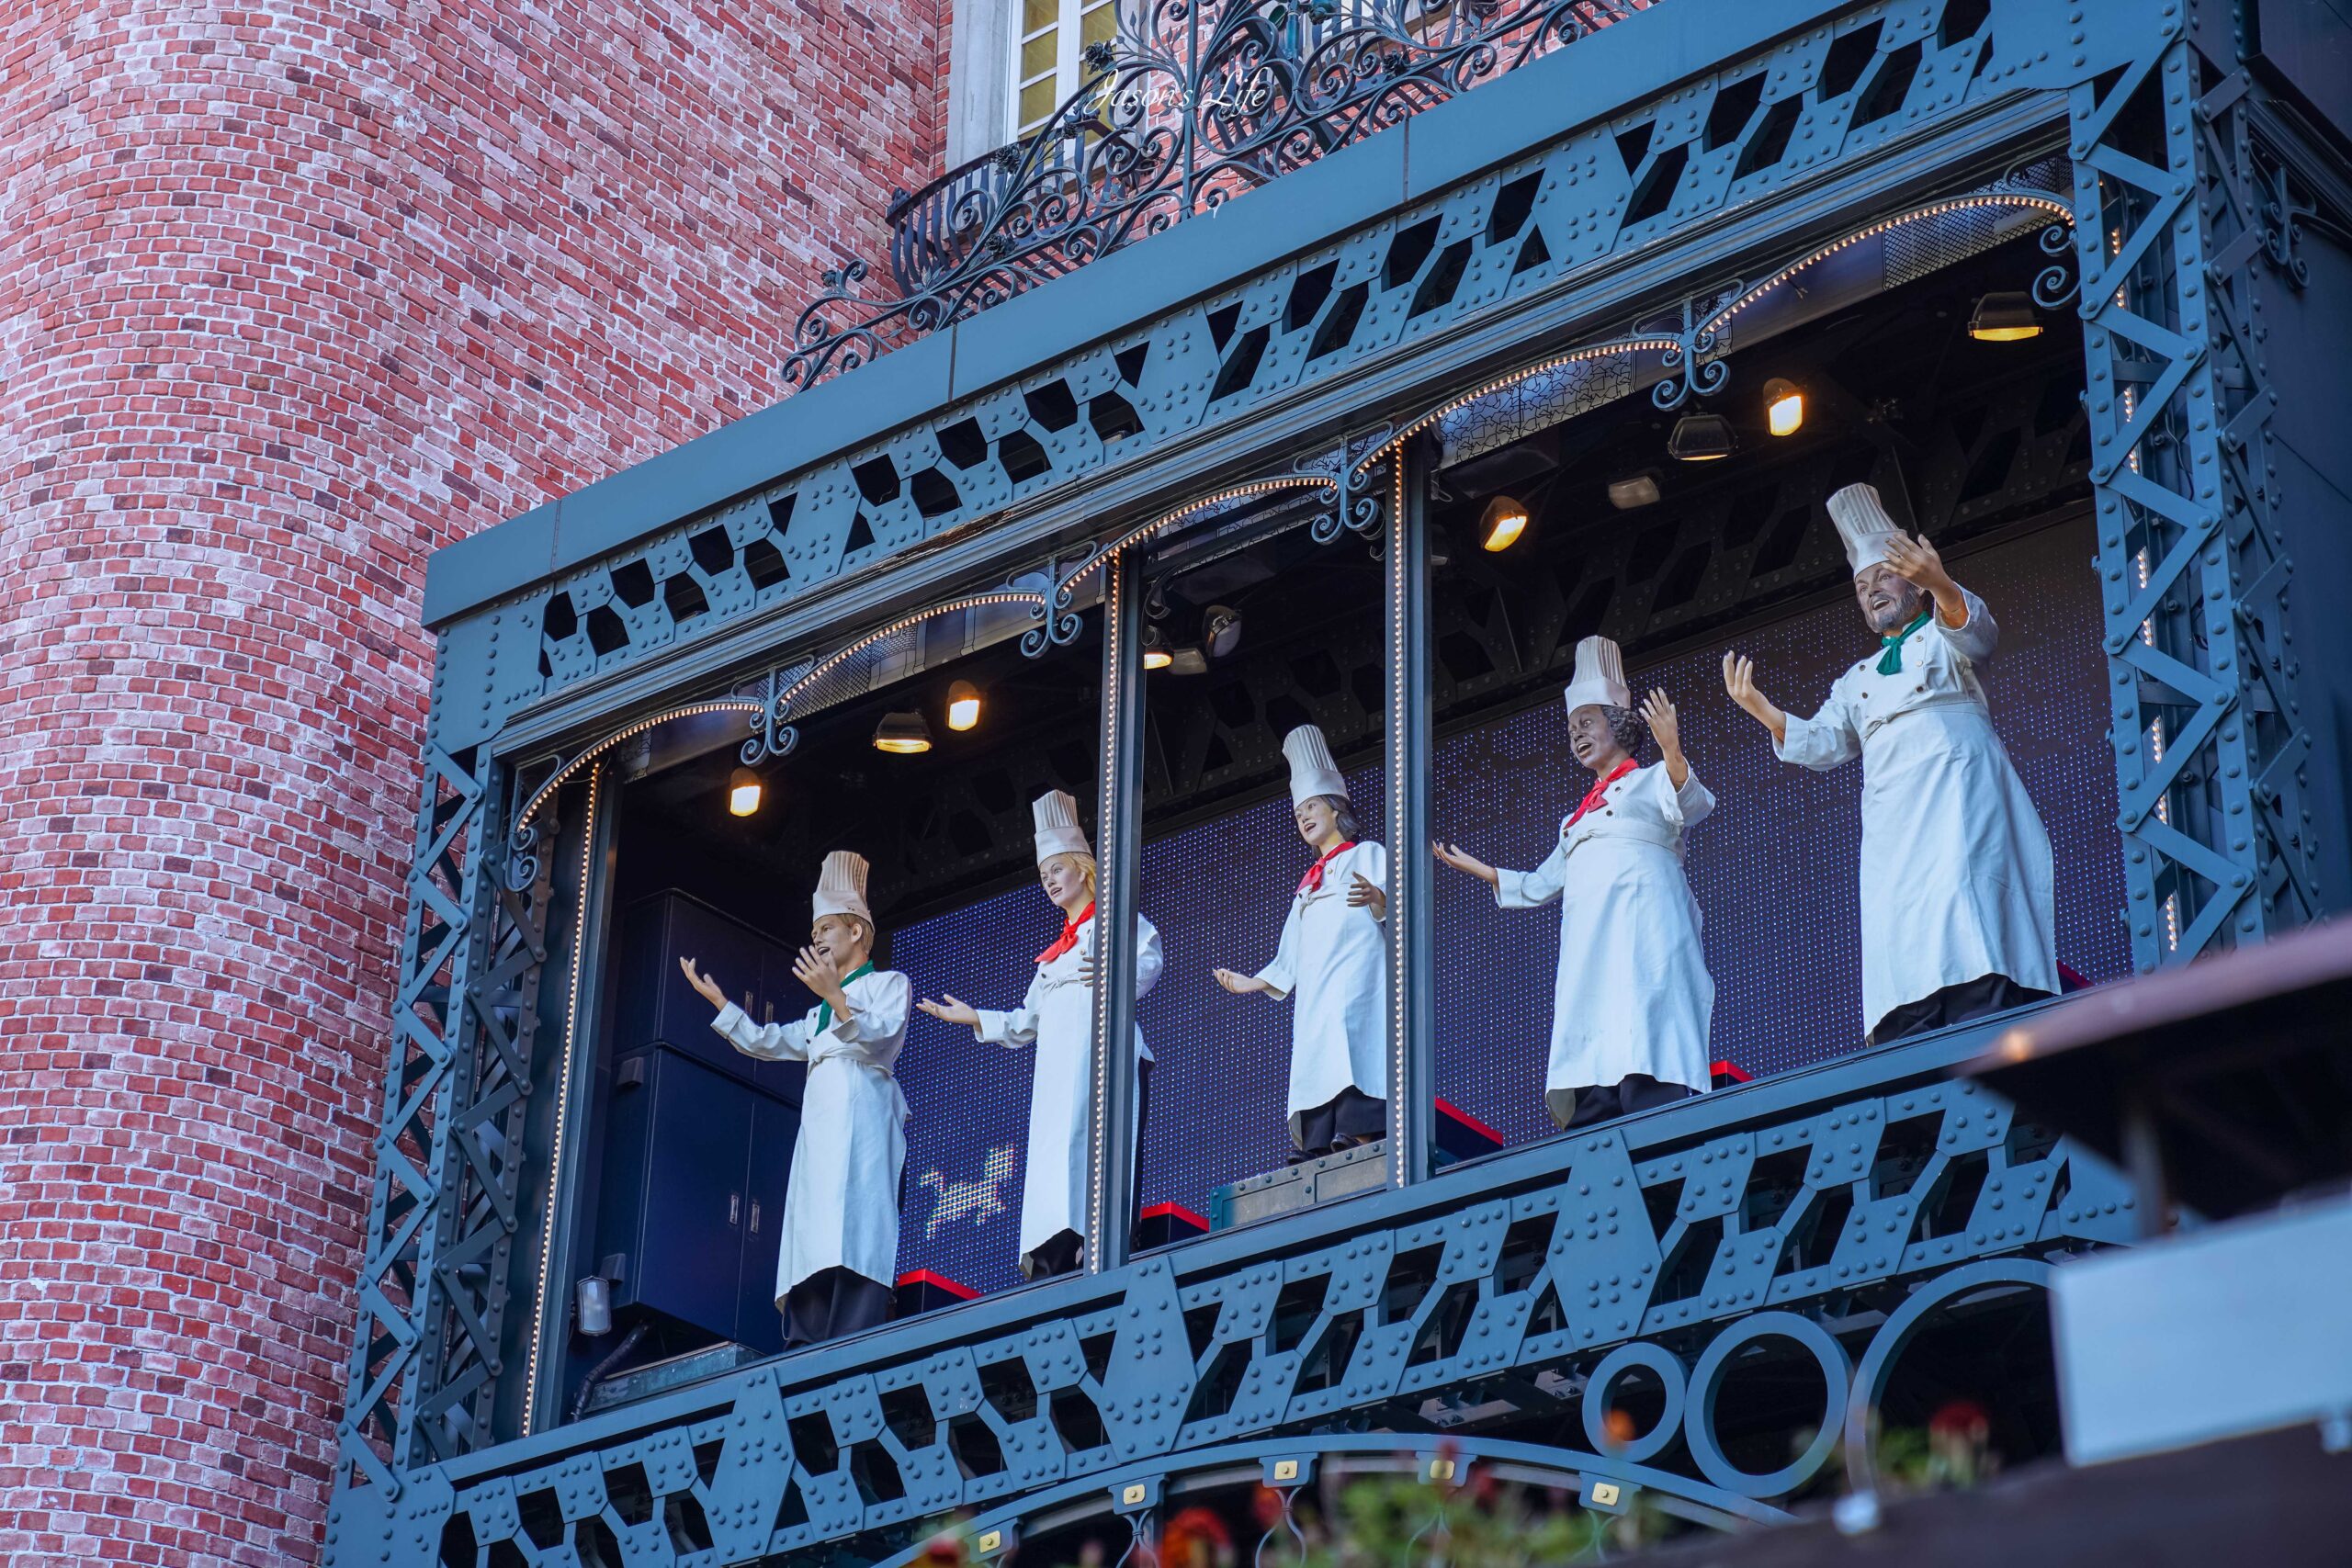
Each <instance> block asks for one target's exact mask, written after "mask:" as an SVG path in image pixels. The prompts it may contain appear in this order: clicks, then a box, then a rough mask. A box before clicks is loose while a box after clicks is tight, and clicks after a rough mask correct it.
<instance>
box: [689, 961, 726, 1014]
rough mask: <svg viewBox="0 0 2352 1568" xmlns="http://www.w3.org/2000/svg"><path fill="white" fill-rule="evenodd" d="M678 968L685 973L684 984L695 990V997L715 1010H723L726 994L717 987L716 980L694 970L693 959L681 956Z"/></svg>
mask: <svg viewBox="0 0 2352 1568" xmlns="http://www.w3.org/2000/svg"><path fill="white" fill-rule="evenodd" d="M678 967H679V968H681V969H683V970H684V971H685V972H686V984H687V985H689V986H692V987H694V988H695V995H696V996H698V997H700V998H702V999H703V1000H705V1001H707V1002H708V1003H709V1004H710V1005H711V1006H713V1007H715V1008H723V1007H725V1006H726V1005H727V993H726V992H725V991H724V990H722V989H721V988H720V987H719V984H718V981H717V980H715V979H713V978H711V977H710V976H707V975H706V974H704V973H703V972H702V971H701V970H699V969H697V968H695V961H694V960H693V959H691V958H688V957H685V956H684V955H683V954H681V955H680V956H679V959H678Z"/></svg>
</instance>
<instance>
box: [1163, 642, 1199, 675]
mask: <svg viewBox="0 0 2352 1568" xmlns="http://www.w3.org/2000/svg"><path fill="white" fill-rule="evenodd" d="M1168 672H1169V673H1170V675H1205V674H1207V673H1208V672H1209V656H1208V655H1207V654H1205V653H1203V652H1202V651H1201V650H1200V649H1197V648H1179V649H1170V653H1169V660H1168Z"/></svg>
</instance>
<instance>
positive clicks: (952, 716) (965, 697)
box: [947, 681, 980, 730]
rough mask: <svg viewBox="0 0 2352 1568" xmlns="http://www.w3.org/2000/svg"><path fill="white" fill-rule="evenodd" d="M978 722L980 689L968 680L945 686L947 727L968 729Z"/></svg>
mask: <svg viewBox="0 0 2352 1568" xmlns="http://www.w3.org/2000/svg"><path fill="white" fill-rule="evenodd" d="M979 722H980V689H979V688H978V686H975V685H973V684H972V683H971V682H969V681H957V682H955V683H954V684H952V685H950V686H949V687H948V688H947V728H950V729H955V730H965V729H970V728H974V727H976V726H977V725H978V723H979Z"/></svg>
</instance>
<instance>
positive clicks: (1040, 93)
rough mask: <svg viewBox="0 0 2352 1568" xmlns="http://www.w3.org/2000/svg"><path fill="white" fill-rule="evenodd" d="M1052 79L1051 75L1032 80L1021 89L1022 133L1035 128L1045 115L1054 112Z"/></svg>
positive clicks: (1054, 100)
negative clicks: (1039, 79) (1042, 78)
mask: <svg viewBox="0 0 2352 1568" xmlns="http://www.w3.org/2000/svg"><path fill="white" fill-rule="evenodd" d="M1055 102H1056V99H1055V96H1054V79H1053V78H1052V77H1051V76H1047V77H1046V78H1045V79H1044V80H1042V81H1037V82H1033V83H1031V84H1030V85H1028V86H1026V87H1023V88H1022V89H1021V130H1022V133H1023V135H1026V134H1027V133H1028V132H1030V131H1032V130H1035V129H1036V128H1037V126H1038V125H1039V124H1040V123H1041V122H1043V121H1044V119H1045V118H1046V116H1047V115H1050V114H1052V113H1053V112H1054V105H1055Z"/></svg>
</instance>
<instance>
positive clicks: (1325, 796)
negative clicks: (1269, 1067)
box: [1216, 724, 1388, 1161]
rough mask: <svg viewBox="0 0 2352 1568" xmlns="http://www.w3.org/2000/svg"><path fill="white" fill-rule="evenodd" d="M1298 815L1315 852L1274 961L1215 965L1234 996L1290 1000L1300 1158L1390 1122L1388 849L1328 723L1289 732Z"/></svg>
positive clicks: (1350, 1143) (1347, 1143) (1376, 1132)
mask: <svg viewBox="0 0 2352 1568" xmlns="http://www.w3.org/2000/svg"><path fill="white" fill-rule="evenodd" d="M1283 756H1284V757H1286V758H1288V759H1289V760H1290V798H1291V807H1292V816H1293V817H1294V818H1295V820H1296V821H1297V823H1298V834H1299V837H1300V838H1302V839H1305V840H1306V843H1307V847H1308V848H1310V849H1312V850H1313V851H1314V852H1315V853H1316V861H1315V863H1314V864H1313V865H1310V866H1308V867H1307V868H1306V875H1305V876H1303V877H1301V878H1300V879H1299V883H1298V891H1297V892H1296V893H1295V894H1294V895H1293V896H1292V898H1291V902H1290V915H1289V917H1288V918H1287V919H1284V920H1283V935H1282V942H1281V943H1280V945H1279V946H1277V947H1276V948H1275V950H1274V961H1273V962H1272V964H1267V965H1266V966H1265V967H1264V968H1263V969H1261V970H1260V971H1258V973H1257V974H1255V975H1240V974H1236V973H1235V972H1234V971H1232V970H1230V969H1219V970H1217V971H1216V983H1217V984H1218V985H1220V986H1223V987H1225V988H1226V989H1227V990H1228V991H1230V992H1232V993H1233V994H1234V995H1235V996H1248V995H1250V993H1251V992H1253V991H1255V992H1262V993H1263V994H1265V995H1266V996H1269V997H1272V998H1273V999H1274V1000H1276V1001H1278V1002H1279V1001H1283V1000H1284V999H1286V998H1292V996H1293V993H1294V992H1295V993H1296V996H1295V1000H1296V1002H1297V1010H1295V1012H1294V1013H1293V1014H1292V1017H1291V1047H1290V1136H1291V1143H1292V1145H1294V1147H1295V1150H1296V1151H1297V1152H1296V1153H1295V1155H1294V1156H1293V1159H1294V1161H1296V1160H1302V1159H1310V1158H1312V1157H1314V1156H1317V1155H1322V1154H1329V1153H1331V1152H1333V1151H1334V1150H1337V1149H1346V1148H1352V1147H1354V1146H1355V1145H1358V1144H1366V1143H1371V1142H1372V1141H1374V1139H1376V1138H1379V1137H1381V1136H1382V1135H1383V1134H1385V1132H1386V1131H1387V1127H1388V944H1387V939H1386V937H1385V934H1384V933H1383V931H1382V922H1383V921H1384V920H1385V919H1387V917H1388V893H1387V886H1388V852H1387V851H1386V850H1385V849H1383V848H1382V847H1381V846H1380V845H1378V844H1376V843H1369V842H1365V841H1363V826H1362V824H1361V823H1359V822H1358V821H1357V819H1356V814H1355V808H1354V807H1352V806H1351V805H1349V804H1348V786H1347V784H1346V781H1345V780H1343V779H1342V778H1341V777H1340V767H1339V764H1338V763H1337V762H1335V761H1332V760H1331V748H1330V745H1329V743H1328V742H1327V741H1325V740H1324V739H1323V732H1322V731H1321V730H1319V729H1317V728H1315V727H1314V726H1313V725H1311V724H1302V725H1300V726H1299V727H1298V728H1296V729H1294V730H1292V731H1291V732H1290V733H1289V734H1288V735H1286V736H1284V737H1283Z"/></svg>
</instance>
